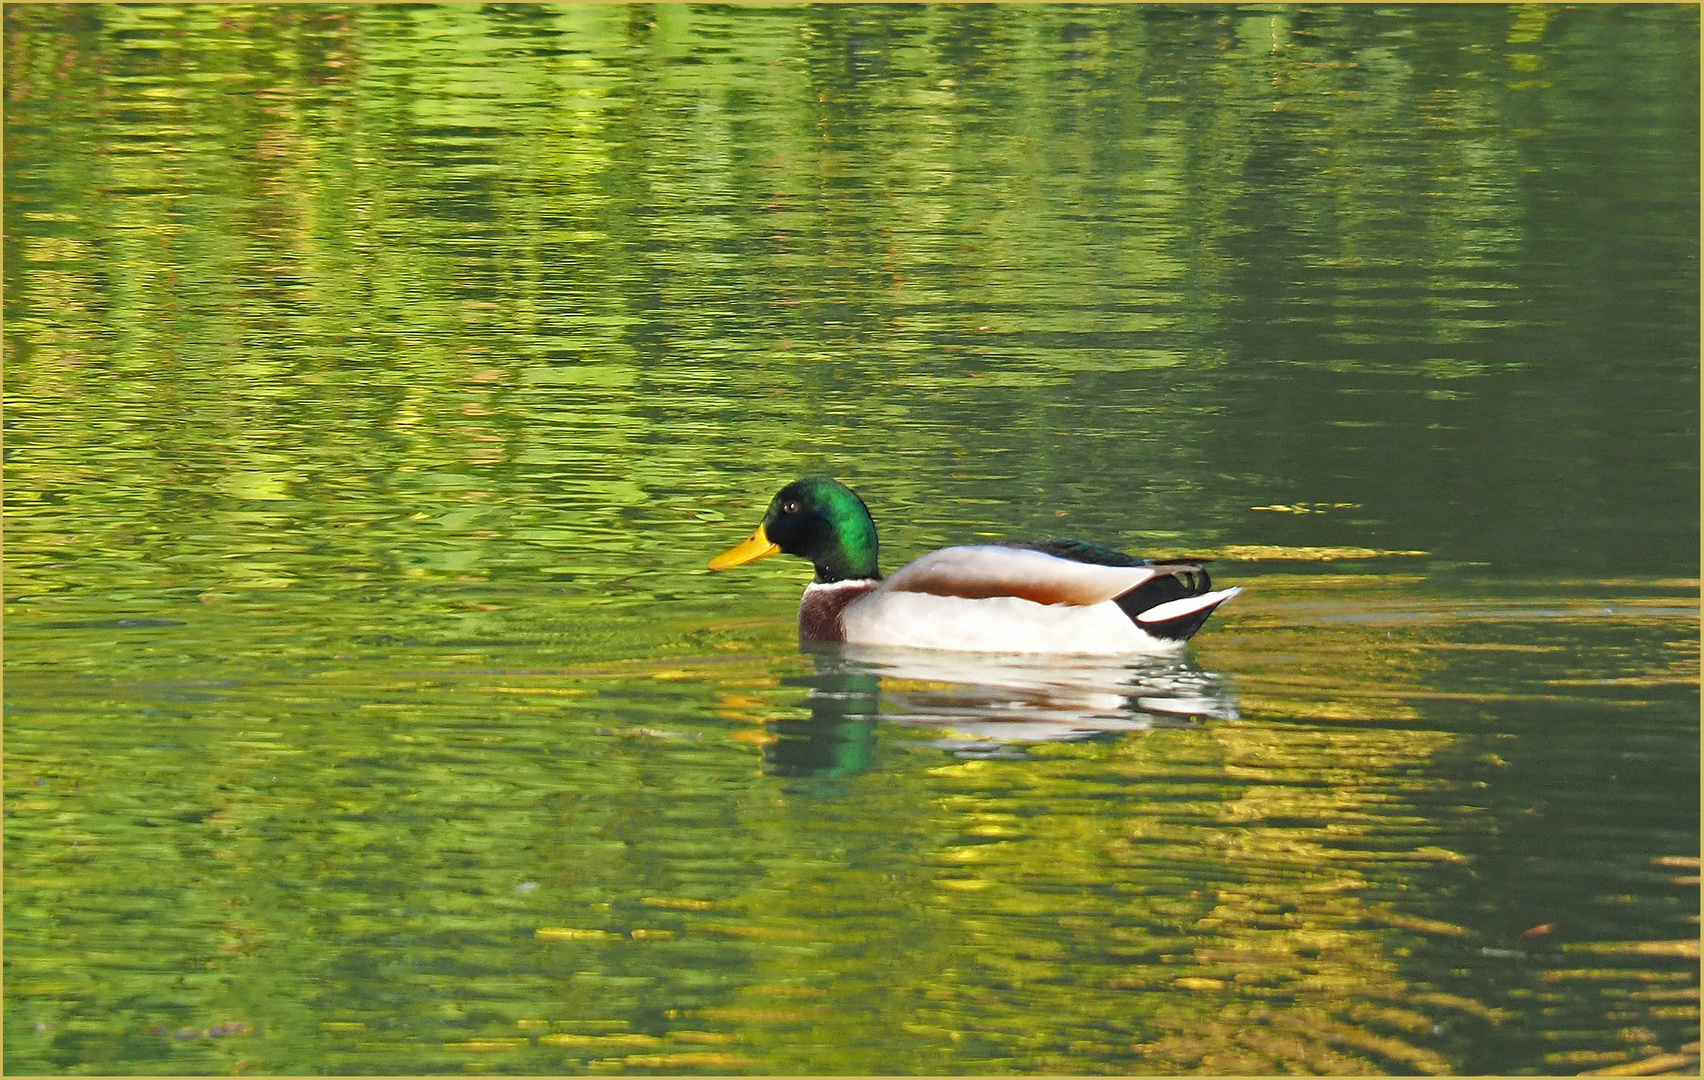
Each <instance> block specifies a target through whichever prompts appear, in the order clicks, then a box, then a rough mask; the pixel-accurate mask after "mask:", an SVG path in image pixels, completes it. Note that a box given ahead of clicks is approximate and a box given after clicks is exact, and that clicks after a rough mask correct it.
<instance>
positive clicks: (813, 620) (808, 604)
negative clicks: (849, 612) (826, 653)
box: [799, 581, 876, 641]
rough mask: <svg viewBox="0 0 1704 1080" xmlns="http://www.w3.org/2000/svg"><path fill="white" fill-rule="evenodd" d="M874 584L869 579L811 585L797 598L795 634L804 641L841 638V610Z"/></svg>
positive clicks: (844, 628)
mask: <svg viewBox="0 0 1704 1080" xmlns="http://www.w3.org/2000/svg"><path fill="white" fill-rule="evenodd" d="M875 587H876V583H875V582H873V581H868V582H864V581H859V582H836V583H835V584H833V585H812V586H811V587H810V588H808V589H806V590H805V595H804V597H803V598H802V599H800V601H799V637H800V638H801V639H802V640H804V641H845V640H846V627H845V626H844V625H843V624H842V622H841V621H840V616H841V613H842V612H844V611H845V610H846V607H847V605H848V604H850V603H852V601H854V600H856V599H858V598H859V597H861V596H865V595H867V594H868V593H869V592H870V591H871V590H872V589H874V588H875Z"/></svg>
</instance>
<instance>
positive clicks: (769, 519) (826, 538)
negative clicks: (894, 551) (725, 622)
mask: <svg viewBox="0 0 1704 1080" xmlns="http://www.w3.org/2000/svg"><path fill="white" fill-rule="evenodd" d="M776 552H785V553H786V554H788V555H797V556H799V557H800V558H803V559H809V560H810V561H811V564H812V565H813V566H815V567H816V580H817V581H819V582H822V583H825V584H826V583H828V582H831V581H845V580H848V579H851V578H879V577H881V573H880V571H878V570H877V569H876V526H875V523H874V522H872V521H871V520H870V511H869V510H868V508H866V507H865V506H864V500H863V499H860V498H859V497H858V496H857V494H856V493H854V492H853V490H852V489H851V488H849V487H847V486H846V485H845V484H842V483H839V482H837V481H834V480H830V479H829V478H828V477H826V476H807V477H805V478H804V479H803V480H795V481H793V482H792V483H791V484H788V485H787V486H786V487H784V488H782V489H781V490H780V491H779V492H777V493H776V495H775V498H773V499H771V500H770V502H769V511H768V513H766V514H764V515H763V523H762V524H760V525H759V526H758V527H757V531H756V532H754V533H752V534H751V539H750V540H747V541H746V542H745V543H743V544H740V545H739V546H737V547H733V548H729V549H728V550H727V551H724V552H722V554H720V555H718V556H716V557H715V558H714V559H711V560H710V569H712V570H727V569H728V568H730V567H734V566H739V565H741V564H742V563H748V562H753V561H755V560H757V559H762V558H765V557H767V556H770V555H774V554H775V553H776Z"/></svg>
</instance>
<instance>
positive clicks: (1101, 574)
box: [881, 544, 1173, 605]
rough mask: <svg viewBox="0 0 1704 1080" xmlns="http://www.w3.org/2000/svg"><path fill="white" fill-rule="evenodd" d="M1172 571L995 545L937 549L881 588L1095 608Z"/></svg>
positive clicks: (1163, 568)
mask: <svg viewBox="0 0 1704 1080" xmlns="http://www.w3.org/2000/svg"><path fill="white" fill-rule="evenodd" d="M1172 571H1173V568H1171V567H1153V566H1106V565H1101V564H1098V563H1087V562H1077V561H1075V560H1073V559H1061V558H1058V557H1056V556H1053V555H1049V554H1047V553H1046V552H1043V551H1034V550H1029V549H1026V548H1016V547H1006V546H1000V545H993V544H989V545H974V546H966V547H950V548H942V549H940V550H939V551H932V552H930V553H929V554H927V555H925V556H923V557H922V558H920V559H917V560H915V561H913V562H910V563H907V564H906V565H905V566H903V567H901V568H900V569H899V570H898V571H897V572H895V573H894V574H893V576H892V577H889V578H888V579H886V580H885V581H883V582H882V584H881V589H882V591H885V592H913V593H929V594H932V595H934V596H956V597H960V598H963V599H966V600H984V599H987V598H989V597H993V596H1015V597H1018V598H1020V599H1023V600H1030V601H1033V602H1035V603H1037V604H1074V605H1089V604H1099V603H1103V602H1105V601H1107V600H1113V599H1116V598H1118V597H1120V596H1123V595H1124V594H1125V593H1128V592H1130V591H1131V590H1133V589H1137V588H1140V587H1141V586H1142V585H1144V584H1146V583H1147V582H1149V581H1151V580H1153V579H1154V578H1155V577H1156V576H1160V575H1168V576H1169V575H1170V574H1171V573H1172Z"/></svg>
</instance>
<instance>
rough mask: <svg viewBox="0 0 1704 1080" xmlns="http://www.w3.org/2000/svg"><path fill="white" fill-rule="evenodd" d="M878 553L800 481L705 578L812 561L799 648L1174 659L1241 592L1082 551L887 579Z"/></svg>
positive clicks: (974, 561)
mask: <svg viewBox="0 0 1704 1080" xmlns="http://www.w3.org/2000/svg"><path fill="white" fill-rule="evenodd" d="M876 548H877V544H876V526H875V523H874V522H873V521H872V520H871V519H870V511H869V509H868V508H867V507H866V506H865V505H864V500H862V499H860V498H859V497H858V496H857V494H856V493H855V492H853V490H852V489H851V488H849V487H847V486H846V485H844V484H841V483H839V482H837V481H835V480H830V479H828V478H827V477H806V478H804V479H802V480H795V481H794V482H793V483H791V484H788V485H787V486H786V487H784V488H782V489H781V490H780V491H779V492H777V493H776V495H775V498H774V499H772V500H770V503H769V510H768V511H767V512H766V513H765V514H764V515H763V521H762V523H760V524H759V525H758V527H757V531H756V532H754V533H752V535H751V538H750V539H749V540H747V541H746V542H745V543H743V544H738V545H736V546H734V547H732V548H730V549H728V550H727V551H724V552H723V553H722V554H720V555H718V556H716V557H715V558H714V559H712V560H710V569H712V570H727V569H729V568H731V567H735V566H740V565H742V564H744V563H748V562H754V561H756V560H758V559H763V558H767V557H769V556H770V555H774V554H777V553H785V554H788V555H797V556H799V557H801V558H804V559H808V560H810V562H811V564H812V565H813V566H815V567H816V577H815V579H814V580H813V581H812V582H811V583H810V585H809V586H807V587H806V588H805V595H804V597H803V598H802V599H801V600H800V601H799V636H800V637H801V638H802V639H804V640H806V641H845V642H852V643H854V644H860V645H894V646H902V647H908V648H924V649H959V650H968V651H976V652H1026V653H1097V654H1103V655H1105V654H1119V653H1165V652H1175V651H1178V650H1180V649H1182V648H1183V644H1184V642H1186V641H1188V640H1189V637H1190V635H1191V634H1194V633H1195V631H1197V630H1199V629H1200V628H1201V624H1202V623H1204V622H1206V621H1207V616H1208V615H1210V614H1212V612H1213V609H1214V608H1216V607H1218V606H1219V605H1220V604H1222V603H1224V602H1225V601H1226V600H1229V599H1230V598H1231V597H1233V596H1235V595H1236V594H1237V593H1239V592H1241V591H1242V590H1241V589H1222V590H1220V591H1218V592H1214V591H1212V588H1213V584H1212V581H1211V579H1210V578H1209V577H1208V576H1207V571H1206V570H1204V569H1202V568H1201V565H1200V564H1199V563H1191V562H1149V561H1147V560H1143V559H1138V558H1136V557H1134V556H1131V555H1126V554H1124V553H1123V552H1121V551H1112V550H1110V549H1108V548H1104V547H1101V546H1100V545H1098V544H1091V543H1088V542H1086V541H1082V540H1046V541H1042V542H1039V543H1025V542H1009V543H999V544H977V545H973V546H967V547H949V548H941V549H940V550H939V551H932V552H930V553H929V554H927V555H924V556H923V557H922V558H919V559H916V560H914V561H912V562H910V563H907V564H906V565H905V566H903V567H901V568H900V569H899V570H898V571H896V572H895V573H894V574H893V576H891V577H887V578H884V577H882V574H881V571H880V570H878V569H877V567H876Z"/></svg>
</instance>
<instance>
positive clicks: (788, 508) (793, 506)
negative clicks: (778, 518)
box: [781, 499, 799, 514]
mask: <svg viewBox="0 0 1704 1080" xmlns="http://www.w3.org/2000/svg"><path fill="white" fill-rule="evenodd" d="M781 512H782V513H783V514H796V513H798V512H799V504H798V503H797V502H795V501H794V500H792V499H788V500H787V501H786V502H784V503H782V504H781Z"/></svg>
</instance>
